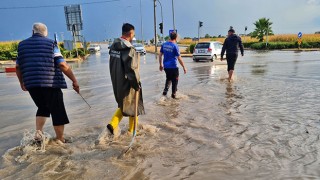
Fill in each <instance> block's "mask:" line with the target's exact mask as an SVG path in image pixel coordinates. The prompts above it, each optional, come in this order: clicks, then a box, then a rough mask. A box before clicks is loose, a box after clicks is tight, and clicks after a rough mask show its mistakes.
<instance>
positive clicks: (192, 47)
mask: <svg viewBox="0 0 320 180" xmlns="http://www.w3.org/2000/svg"><path fill="white" fill-rule="evenodd" d="M195 47H196V44H190V46H189V53H191V54H192V53H193V51H194V48H195Z"/></svg>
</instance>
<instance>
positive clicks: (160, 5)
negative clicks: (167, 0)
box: [157, 0, 164, 42]
mask: <svg viewBox="0 0 320 180" xmlns="http://www.w3.org/2000/svg"><path fill="white" fill-rule="evenodd" d="M157 1H158V2H159V4H160V7H161V23H162V25H161V29H160V31H161V34H162V42H164V37H163V12H162V4H161V2H160V0H157Z"/></svg>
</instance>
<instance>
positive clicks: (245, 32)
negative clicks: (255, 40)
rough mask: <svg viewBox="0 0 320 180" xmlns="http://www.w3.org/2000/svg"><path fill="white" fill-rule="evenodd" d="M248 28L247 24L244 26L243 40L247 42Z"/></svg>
mask: <svg viewBox="0 0 320 180" xmlns="http://www.w3.org/2000/svg"><path fill="white" fill-rule="evenodd" d="M247 30H248V27H247V26H246V27H245V28H244V37H243V42H245V41H244V38H245V37H246V36H247Z"/></svg>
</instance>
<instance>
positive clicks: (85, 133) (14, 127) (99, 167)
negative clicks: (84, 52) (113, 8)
mask: <svg viewBox="0 0 320 180" xmlns="http://www.w3.org/2000/svg"><path fill="white" fill-rule="evenodd" d="M106 49H107V48H106V47H104V49H103V50H102V52H101V53H99V54H96V55H92V56H90V57H89V58H88V60H87V61H84V62H82V63H74V64H72V67H73V69H74V72H75V74H76V76H77V78H78V81H79V83H80V88H81V93H82V95H83V97H84V98H86V100H87V101H88V102H89V104H90V105H91V106H92V108H91V109H89V108H88V106H87V105H86V104H85V102H83V100H82V99H81V97H80V96H79V95H77V94H76V93H75V92H74V91H73V90H71V88H70V89H68V90H64V98H65V104H66V107H67V112H68V114H69V118H70V120H71V123H70V124H69V125H67V126H66V130H65V131H66V135H67V136H69V137H71V138H72V140H73V143H71V144H67V145H65V146H60V145H58V144H55V143H54V142H53V141H48V142H47V144H46V151H45V152H41V151H37V150H35V148H34V147H32V146H20V144H21V143H22V144H25V143H26V142H28V140H30V139H32V134H33V133H32V132H33V130H34V126H35V117H34V116H35V112H36V107H35V105H34V104H33V102H32V100H31V98H30V97H29V95H28V93H25V92H22V91H21V90H20V87H19V84H18V80H17V78H16V77H15V75H14V74H4V73H1V74H0V86H1V89H0V97H1V101H0V109H1V110H0V121H1V123H0V154H1V155H2V159H1V165H0V168H1V169H0V179H19V178H20V179H75V178H76V179H317V178H319V177H320V170H319V163H320V161H319V158H320V157H319V156H320V154H319V148H320V141H319V135H320V108H319V104H320V93H319V92H320V71H319V69H320V58H319V57H320V56H319V55H320V53H319V52H300V53H296V52H285V51H270V52H255V51H247V52H246V54H245V57H240V58H239V60H238V63H237V65H236V72H235V73H236V74H235V80H234V82H233V83H228V82H227V80H226V78H227V72H226V63H225V62H220V61H216V62H213V63H211V62H210V63H208V62H200V63H195V62H193V61H192V59H191V58H184V60H185V63H186V66H187V67H188V70H189V71H188V73H187V74H186V75H183V74H182V72H181V71H180V73H181V75H180V81H179V86H178V99H177V100H173V99H171V98H169V97H163V96H162V95H161V93H162V89H163V86H164V80H165V75H164V73H160V72H159V71H158V64H157V61H156V60H155V57H154V55H150V54H148V55H147V56H146V57H142V58H141V66H140V69H141V77H142V86H143V95H144V102H145V108H146V112H147V114H146V115H145V116H141V117H140V125H139V133H138V136H137V138H136V142H135V143H134V146H133V149H132V150H131V151H129V153H127V154H126V155H124V156H121V155H122V152H123V150H125V149H126V147H127V145H128V144H129V142H130V137H129V136H127V135H126V134H125V131H126V128H127V124H128V120H127V119H126V118H124V120H123V121H122V122H121V124H120V127H121V129H122V131H123V133H122V135H121V136H120V137H119V138H117V139H114V140H113V141H110V139H108V138H105V137H104V136H103V134H104V127H105V125H106V124H107V122H108V121H109V120H110V118H111V116H112V114H113V112H114V111H115V109H116V107H117V106H116V103H115V100H114V97H113V91H112V86H111V81H110V75H109V70H108V68H109V66H108V54H107V50H106ZM68 84H69V86H70V85H71V83H70V81H68ZM45 131H46V132H47V133H48V134H49V135H51V136H54V132H53V129H52V125H51V119H48V122H47V124H46V126H45ZM28 138H29V139H28Z"/></svg>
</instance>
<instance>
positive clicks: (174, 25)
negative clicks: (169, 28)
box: [172, 0, 176, 31]
mask: <svg viewBox="0 0 320 180" xmlns="http://www.w3.org/2000/svg"><path fill="white" fill-rule="evenodd" d="M172 17H173V30H174V31H176V23H175V22H174V4H173V0H172Z"/></svg>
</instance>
